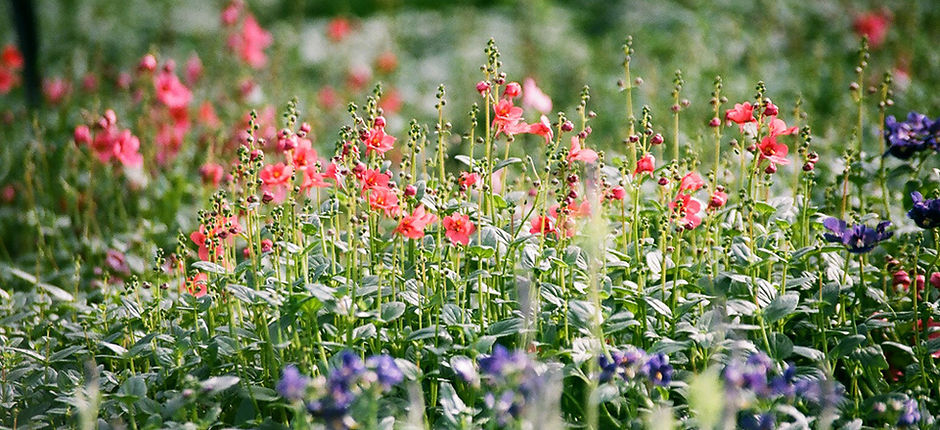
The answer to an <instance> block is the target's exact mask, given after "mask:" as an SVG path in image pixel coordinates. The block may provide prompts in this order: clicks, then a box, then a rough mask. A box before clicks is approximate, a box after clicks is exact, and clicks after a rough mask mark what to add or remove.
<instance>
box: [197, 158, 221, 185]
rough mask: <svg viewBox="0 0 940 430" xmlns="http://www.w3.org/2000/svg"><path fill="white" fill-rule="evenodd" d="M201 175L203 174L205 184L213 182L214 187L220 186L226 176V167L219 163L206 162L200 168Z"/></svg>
mask: <svg viewBox="0 0 940 430" xmlns="http://www.w3.org/2000/svg"><path fill="white" fill-rule="evenodd" d="M199 175H200V176H202V182H203V183H204V184H212V186H213V187H218V186H219V183H220V182H222V178H223V177H224V176H225V168H224V167H222V165H221V164H218V163H206V164H203V165H202V166H201V167H200V168H199Z"/></svg>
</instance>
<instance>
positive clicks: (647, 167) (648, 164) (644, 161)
mask: <svg viewBox="0 0 940 430" xmlns="http://www.w3.org/2000/svg"><path fill="white" fill-rule="evenodd" d="M655 170H656V158H655V157H653V154H651V153H646V155H644V156H643V157H642V158H640V159H639V160H636V169H634V170H633V176H637V175H639V174H642V173H650V174H652V173H653V171H655Z"/></svg>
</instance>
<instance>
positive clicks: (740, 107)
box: [725, 102, 757, 125]
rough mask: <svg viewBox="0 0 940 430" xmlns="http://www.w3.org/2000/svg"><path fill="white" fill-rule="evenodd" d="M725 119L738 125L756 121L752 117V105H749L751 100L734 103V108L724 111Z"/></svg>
mask: <svg viewBox="0 0 940 430" xmlns="http://www.w3.org/2000/svg"><path fill="white" fill-rule="evenodd" d="M725 119H727V120H728V121H733V122H735V123H737V124H739V125H741V124H745V123H748V122H754V121H757V120H756V119H754V106H751V102H744V103H735V105H734V109H728V110H727V111H725Z"/></svg>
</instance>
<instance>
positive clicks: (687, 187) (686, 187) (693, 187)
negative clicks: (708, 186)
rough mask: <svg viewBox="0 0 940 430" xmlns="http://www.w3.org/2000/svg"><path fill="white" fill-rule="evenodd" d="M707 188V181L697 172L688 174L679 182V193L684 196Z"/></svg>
mask: <svg viewBox="0 0 940 430" xmlns="http://www.w3.org/2000/svg"><path fill="white" fill-rule="evenodd" d="M704 186H705V181H704V180H702V177H701V176H699V174H698V173H697V172H689V173H686V175H685V176H683V177H682V180H681V181H679V192H680V193H683V194H692V193H694V192H696V191H698V190H700V189H701V188H702V187H704Z"/></svg>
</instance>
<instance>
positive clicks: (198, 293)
mask: <svg viewBox="0 0 940 430" xmlns="http://www.w3.org/2000/svg"><path fill="white" fill-rule="evenodd" d="M185 289H186V292H187V293H189V294H190V295H191V296H193V297H195V298H197V299H198V298H200V297H203V296H205V295H206V294H208V293H209V275H207V274H205V273H202V272H200V273H197V274H195V275H193V276H191V277H189V278H186V286H185Z"/></svg>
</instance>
